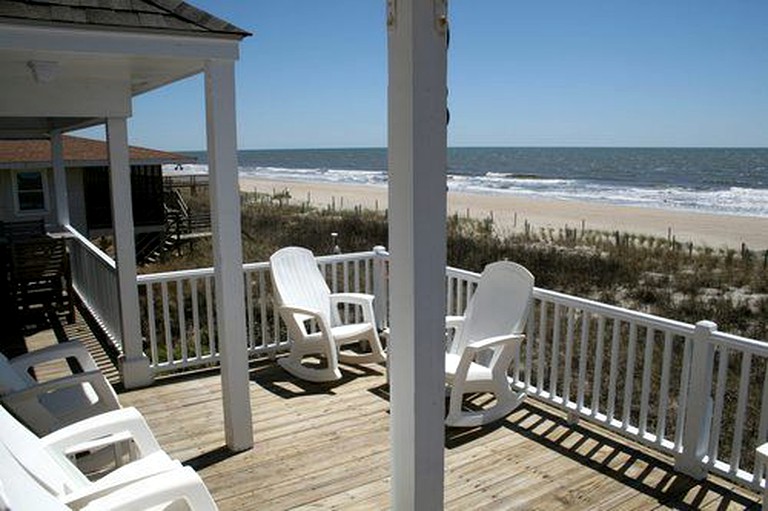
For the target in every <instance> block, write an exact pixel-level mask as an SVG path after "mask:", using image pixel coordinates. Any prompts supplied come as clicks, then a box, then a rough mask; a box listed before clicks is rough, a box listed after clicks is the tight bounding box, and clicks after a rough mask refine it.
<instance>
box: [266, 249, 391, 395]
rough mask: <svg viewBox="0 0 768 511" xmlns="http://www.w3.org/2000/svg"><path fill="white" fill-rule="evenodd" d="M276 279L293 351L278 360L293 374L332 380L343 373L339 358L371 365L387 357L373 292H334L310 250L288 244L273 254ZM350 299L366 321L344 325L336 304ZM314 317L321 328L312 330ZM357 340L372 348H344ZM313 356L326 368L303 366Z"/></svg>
mask: <svg viewBox="0 0 768 511" xmlns="http://www.w3.org/2000/svg"><path fill="white" fill-rule="evenodd" d="M269 262H270V268H271V273H272V282H273V284H274V288H275V295H276V298H277V301H278V307H279V310H280V316H281V317H282V318H283V321H285V324H286V325H287V327H288V335H289V337H290V338H291V352H290V354H289V355H288V357H284V358H281V359H279V360H278V363H279V364H280V365H281V366H282V367H283V368H284V369H285V370H286V371H288V372H289V373H291V374H293V375H294V376H296V377H298V378H301V379H303V380H308V381H313V382H324V381H333V380H338V379H340V378H341V371H339V364H338V362H339V361H341V362H345V363H351V364H368V363H375V362H383V361H384V360H385V359H386V357H385V355H384V350H383V349H382V347H381V341H380V340H379V335H378V333H377V332H376V321H375V320H374V314H373V296H371V295H367V294H362V293H331V290H330V289H329V288H328V284H326V282H325V279H324V278H323V276H322V274H321V273H320V270H319V269H318V267H317V262H316V261H315V257H314V255H313V254H312V252H310V251H309V250H307V249H305V248H300V247H287V248H283V249H280V250H278V251H277V252H275V253H274V254H273V255H272V257H270V258H269ZM342 303H349V304H354V305H356V306H359V307H360V308H361V309H362V313H363V321H362V322H360V323H352V324H342V322H341V320H340V318H339V313H338V306H339V304H342ZM311 321H314V322H315V324H316V326H317V331H314V332H312V331H310V329H309V328H308V323H309V322H311ZM358 341H364V342H362V343H361V347H363V346H365V345H366V344H367V346H368V347H369V348H370V352H369V353H362V354H360V353H351V352H349V351H346V352H342V351H340V350H341V348H342V346H344V345H347V344H351V343H354V342H358ZM308 355H315V356H319V357H322V358H324V359H325V360H326V362H327V364H326V367H322V368H311V367H307V366H305V365H302V359H303V358H304V357H305V356H308Z"/></svg>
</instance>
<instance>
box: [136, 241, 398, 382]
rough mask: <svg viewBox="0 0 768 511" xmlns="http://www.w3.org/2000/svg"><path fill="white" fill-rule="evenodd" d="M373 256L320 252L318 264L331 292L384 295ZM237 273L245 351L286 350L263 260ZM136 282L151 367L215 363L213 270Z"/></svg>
mask: <svg viewBox="0 0 768 511" xmlns="http://www.w3.org/2000/svg"><path fill="white" fill-rule="evenodd" d="M375 256H376V253H375V252H361V253H354V254H344V255H333V256H323V257H319V258H318V264H319V266H320V269H321V271H322V272H323V274H324V275H325V277H326V280H327V282H328V285H329V287H330V288H331V291H332V292H363V293H374V292H375V291H376V292H378V294H379V296H386V295H384V294H382V293H385V292H386V285H385V284H382V283H381V275H383V273H382V271H381V270H377V272H378V273H376V272H375V271H374V270H375V268H374V259H375ZM378 259H379V260H382V258H378ZM243 272H244V278H245V297H244V299H245V302H246V320H247V344H248V352H249V355H250V356H252V357H256V356H268V357H273V356H275V355H276V354H277V353H278V352H280V351H284V350H287V347H288V338H287V334H286V330H285V327H284V325H283V323H282V321H281V319H280V317H279V314H278V313H277V309H276V308H275V307H274V305H273V299H272V283H271V281H270V278H269V264H268V263H252V264H246V265H244V267H243ZM375 275H379V277H375ZM137 281H138V285H139V297H140V304H141V306H140V315H141V324H142V335H143V337H144V339H145V350H148V353H147V354H148V356H149V358H150V367H151V368H152V370H153V371H154V372H155V373H165V372H169V371H175V370H180V369H187V368H193V367H200V366H206V365H211V364H215V363H218V360H219V350H218V340H217V335H216V307H215V294H216V289H215V284H214V272H213V269H212V268H204V269H196V270H189V271H176V272H168V273H161V274H153V275H141V276H139V277H138V278H137ZM380 301H381V302H382V303H386V300H385V299H382V300H380ZM340 312H341V314H342V317H344V318H346V317H353V316H354V314H356V313H357V311H355V310H354V309H353V308H347V309H344V310H342V311H340ZM382 317H386V314H382Z"/></svg>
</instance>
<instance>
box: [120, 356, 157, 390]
mask: <svg viewBox="0 0 768 511" xmlns="http://www.w3.org/2000/svg"><path fill="white" fill-rule="evenodd" d="M117 363H118V366H119V369H120V374H122V375H123V385H124V386H125V388H127V389H135V388H140V387H147V386H149V385H152V382H153V381H154V378H155V377H154V374H152V370H151V369H150V368H149V357H147V356H146V355H144V354H143V353H142V354H141V355H140V356H138V357H135V358H128V357H126V356H125V355H120V357H119V358H118V360H117Z"/></svg>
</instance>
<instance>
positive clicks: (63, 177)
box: [51, 131, 69, 227]
mask: <svg viewBox="0 0 768 511" xmlns="http://www.w3.org/2000/svg"><path fill="white" fill-rule="evenodd" d="M51 167H52V169H53V188H54V189H55V191H56V221H57V222H58V223H59V225H60V226H61V227H65V226H67V225H69V196H68V194H67V170H66V167H65V165H64V144H63V140H62V136H61V132H60V131H54V132H53V133H52V134H51Z"/></svg>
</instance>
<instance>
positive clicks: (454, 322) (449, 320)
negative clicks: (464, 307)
mask: <svg viewBox="0 0 768 511" xmlns="http://www.w3.org/2000/svg"><path fill="white" fill-rule="evenodd" d="M463 324H464V316H446V317H445V329H446V330H455V329H457V328H460V327H461V325H463Z"/></svg>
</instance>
